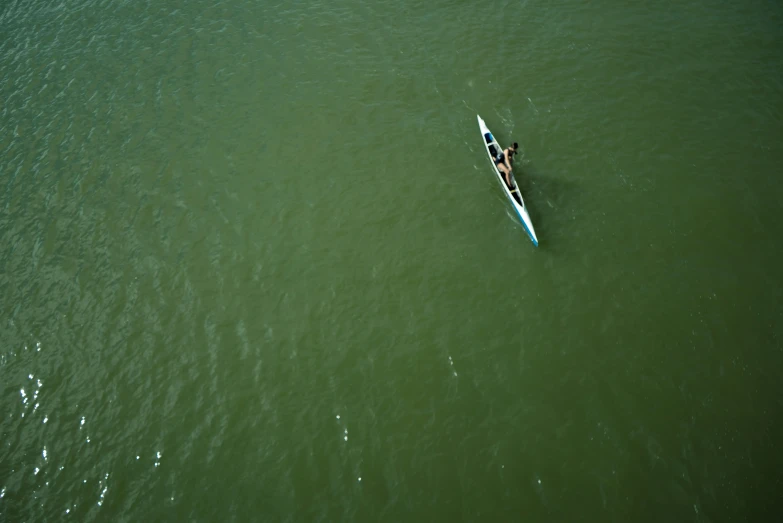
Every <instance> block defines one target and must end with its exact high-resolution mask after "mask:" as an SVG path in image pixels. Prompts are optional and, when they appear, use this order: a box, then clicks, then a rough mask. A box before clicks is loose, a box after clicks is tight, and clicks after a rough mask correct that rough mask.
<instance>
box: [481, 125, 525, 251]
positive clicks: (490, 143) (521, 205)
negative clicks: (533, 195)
mask: <svg viewBox="0 0 783 523" xmlns="http://www.w3.org/2000/svg"><path fill="white" fill-rule="evenodd" d="M476 117H477V118H478V124H479V129H481V137H482V141H483V142H484V150H485V151H486V152H487V156H489V163H491V164H492V169H494V171H495V176H497V179H498V181H499V182H500V185H501V186H502V187H503V191H504V192H505V193H506V196H507V197H508V199H509V200H510V201H511V204H512V205H513V206H514V210H516V211H517V215H518V216H519V219H520V221H521V222H522V226H523V227H524V228H525V232H527V235H528V236H530V239H531V240H532V242H533V245H535V246H536V247H538V238H537V237H536V230H535V229H534V228H533V222H532V221H530V215H529V214H528V212H527V208H526V207H525V200H523V199H522V193H521V192H519V185H518V184H517V181H516V180H515V179H514V173H513V171H512V173H511V182H512V183H513V184H514V189H513V191H512V190H511V189H509V188H508V185H506V180H505V177H504V176H503V173H502V172H500V170H499V169H498V167H497V165H495V160H494V158H495V155H494V154H492V150H491V149H494V150H495V151H498V152H501V151H503V148H502V147H501V146H500V144H498V142H497V140H496V139H495V136H494V135H493V134H492V133H491V132H490V131H489V129H487V124H485V123H484V120H482V119H481V116H478V115H476Z"/></svg>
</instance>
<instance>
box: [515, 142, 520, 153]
mask: <svg viewBox="0 0 783 523" xmlns="http://www.w3.org/2000/svg"><path fill="white" fill-rule="evenodd" d="M517 149H519V144H518V143H517V142H514V150H515V151H516V150H517Z"/></svg>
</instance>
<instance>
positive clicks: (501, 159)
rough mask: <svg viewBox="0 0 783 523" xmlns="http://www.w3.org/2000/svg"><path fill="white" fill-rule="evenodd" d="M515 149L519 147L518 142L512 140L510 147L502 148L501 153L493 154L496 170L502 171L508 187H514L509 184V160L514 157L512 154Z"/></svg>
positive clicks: (514, 152) (515, 151)
mask: <svg viewBox="0 0 783 523" xmlns="http://www.w3.org/2000/svg"><path fill="white" fill-rule="evenodd" d="M517 149H519V144H518V143H517V142H514V143H513V145H512V146H511V147H508V148H506V149H503V151H502V152H501V153H499V154H498V155H497V156H495V165H496V166H497V168H498V170H499V171H500V172H502V173H503V176H504V177H505V178H506V185H507V186H508V188H509V189H514V188H515V187H514V186H513V185H512V184H511V160H512V158H513V157H514V155H515V154H516V153H517Z"/></svg>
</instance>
